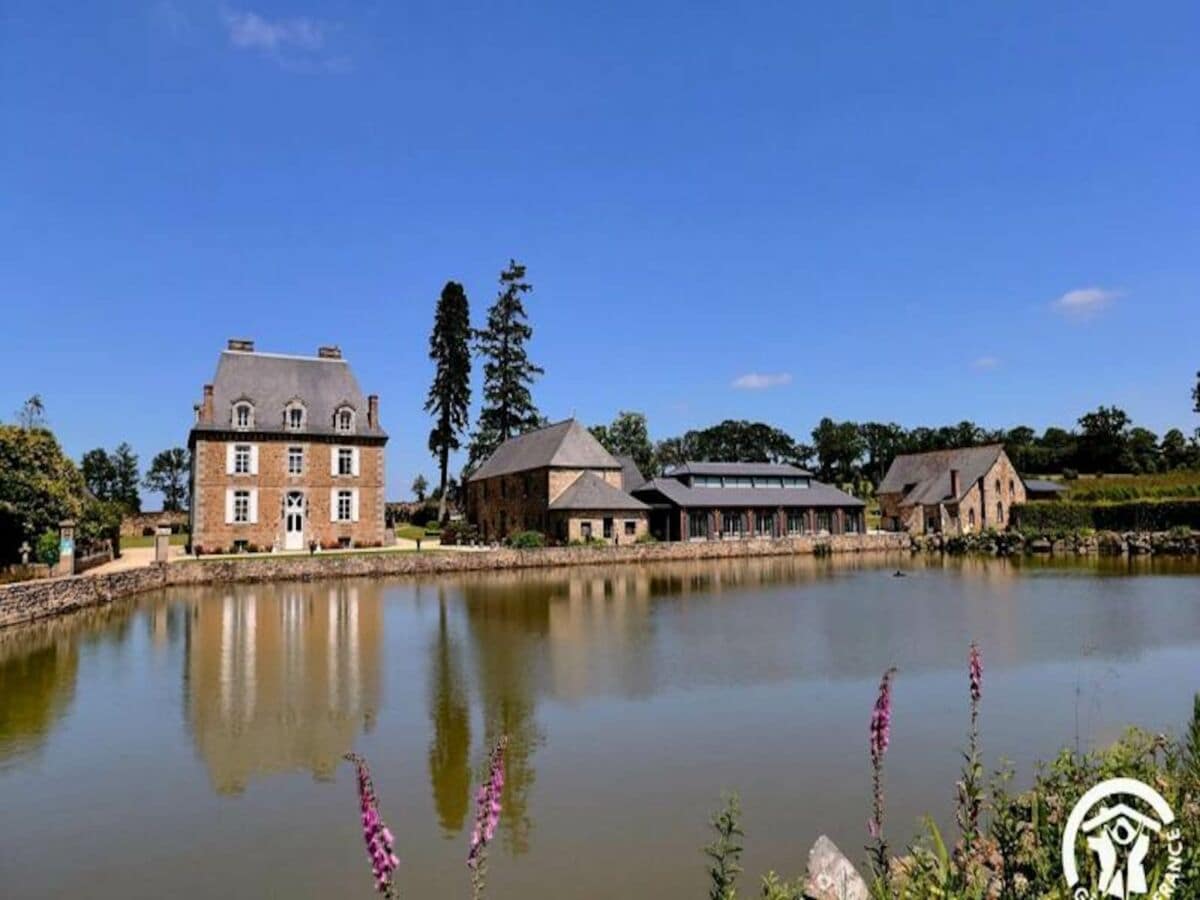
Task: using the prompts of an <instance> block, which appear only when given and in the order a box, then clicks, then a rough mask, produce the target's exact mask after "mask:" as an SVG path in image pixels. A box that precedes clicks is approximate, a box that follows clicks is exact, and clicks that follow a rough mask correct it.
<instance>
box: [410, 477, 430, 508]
mask: <svg viewBox="0 0 1200 900" xmlns="http://www.w3.org/2000/svg"><path fill="white" fill-rule="evenodd" d="M412 492H413V495H414V496H415V497H416V498H417V502H418V503H424V502H425V495H426V494H428V493H429V482H428V481H426V480H425V476H424V475H418V476H417V477H416V478H414V479H413V480H412Z"/></svg>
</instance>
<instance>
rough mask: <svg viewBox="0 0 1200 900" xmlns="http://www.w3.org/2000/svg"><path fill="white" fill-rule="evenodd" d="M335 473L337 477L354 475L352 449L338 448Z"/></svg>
mask: <svg viewBox="0 0 1200 900" xmlns="http://www.w3.org/2000/svg"><path fill="white" fill-rule="evenodd" d="M337 473H338V474H339V475H353V474H354V448H353V447H338V451H337Z"/></svg>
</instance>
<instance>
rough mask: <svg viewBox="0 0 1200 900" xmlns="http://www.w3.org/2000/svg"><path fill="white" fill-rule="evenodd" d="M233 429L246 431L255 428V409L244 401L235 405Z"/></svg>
mask: <svg viewBox="0 0 1200 900" xmlns="http://www.w3.org/2000/svg"><path fill="white" fill-rule="evenodd" d="M233 427H234V428H238V429H240V430H242V431H245V430H246V429H248V428H253V427H254V407H253V406H252V405H251V404H249V403H247V402H245V401H242V402H241V403H235V404H234V405H233Z"/></svg>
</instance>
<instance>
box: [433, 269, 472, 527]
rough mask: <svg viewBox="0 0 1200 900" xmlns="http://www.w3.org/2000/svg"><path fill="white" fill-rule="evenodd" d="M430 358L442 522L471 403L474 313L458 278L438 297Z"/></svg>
mask: <svg viewBox="0 0 1200 900" xmlns="http://www.w3.org/2000/svg"><path fill="white" fill-rule="evenodd" d="M429 358H430V359H431V360H433V363H434V375H433V384H431V385H430V386H429V396H428V397H427V398H426V400H425V411H426V412H428V413H433V415H434V417H435V419H436V421H435V423H434V426H433V429H432V430H431V431H430V432H429V452H430V453H432V454H433V455H434V457H435V458H436V459H437V461H438V476H439V478H440V481H439V484H440V490H439V491H438V521H439V522H443V521H445V519H446V481H447V477H448V476H447V469H448V467H449V464H450V452H451V451H453V450H457V449H458V448H459V447H460V446H462V444H461V441H460V439H459V438H460V435H461V434H462V433H463V432H464V431H465V430H466V428H467V416H468V408H469V407H470V404H471V313H470V309H469V307H468V304H467V294H466V291H464V290H463V286H462V285H461V284H459V283H458V282H457V281H447V282H446V286H445V287H444V288H442V295H441V297H439V298H438V303H437V311H436V312H435V313H434V317H433V332H432V333H431V334H430V335H429Z"/></svg>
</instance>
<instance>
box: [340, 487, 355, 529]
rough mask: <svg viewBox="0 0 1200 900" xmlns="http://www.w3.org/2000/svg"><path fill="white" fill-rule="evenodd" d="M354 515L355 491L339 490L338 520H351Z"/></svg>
mask: <svg viewBox="0 0 1200 900" xmlns="http://www.w3.org/2000/svg"><path fill="white" fill-rule="evenodd" d="M353 516H354V493H353V491H338V492H337V521H339V522H349V521H350V520H351V519H352V518H353Z"/></svg>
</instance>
